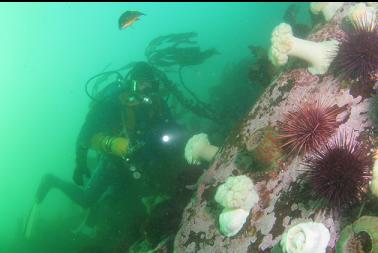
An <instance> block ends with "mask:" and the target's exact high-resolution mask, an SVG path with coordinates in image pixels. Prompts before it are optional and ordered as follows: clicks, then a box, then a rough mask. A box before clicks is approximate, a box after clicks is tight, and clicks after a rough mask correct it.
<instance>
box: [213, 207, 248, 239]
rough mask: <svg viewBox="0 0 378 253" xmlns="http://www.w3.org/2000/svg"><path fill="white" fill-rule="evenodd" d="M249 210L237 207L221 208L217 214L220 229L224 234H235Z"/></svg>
mask: <svg viewBox="0 0 378 253" xmlns="http://www.w3.org/2000/svg"><path fill="white" fill-rule="evenodd" d="M248 215H249V211H246V210H244V209H242V208H239V209H228V208H225V209H223V211H222V213H221V214H220V215H219V224H220V231H221V233H222V234H223V235H225V236H233V235H236V234H237V233H238V232H239V231H240V229H241V228H242V227H243V225H244V223H245V221H246V219H247V217H248Z"/></svg>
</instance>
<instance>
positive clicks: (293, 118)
mask: <svg viewBox="0 0 378 253" xmlns="http://www.w3.org/2000/svg"><path fill="white" fill-rule="evenodd" d="M342 110H343V109H342V108H340V107H338V106H337V105H333V106H329V105H327V104H326V103H324V102H318V101H316V102H307V103H305V104H302V105H299V106H298V107H297V108H296V109H295V110H294V111H290V112H288V113H286V114H285V115H284V120H283V121H280V122H278V125H279V129H280V134H279V139H281V141H282V143H283V144H282V148H283V149H284V150H286V151H287V153H288V154H295V155H298V154H306V153H308V152H309V151H311V150H315V149H317V148H319V147H320V146H322V145H323V144H324V143H326V142H327V140H328V139H329V138H330V137H331V136H332V135H333V134H334V133H335V132H336V130H337V127H338V126H339V123H338V122H337V115H338V114H339V113H341V112H342Z"/></svg>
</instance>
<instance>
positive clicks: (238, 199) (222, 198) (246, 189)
mask: <svg viewBox="0 0 378 253" xmlns="http://www.w3.org/2000/svg"><path fill="white" fill-rule="evenodd" d="M215 201H216V202H218V203H219V204H221V205H222V206H223V207H225V208H243V209H245V210H247V211H249V210H250V209H251V208H252V207H253V206H255V205H256V203H257V202H258V201H259V195H258V194H257V192H256V190H255V188H254V185H253V182H252V180H251V179H250V178H249V177H247V176H244V175H241V176H235V177H229V178H228V179H227V180H226V182H225V183H224V184H222V185H220V186H219V187H218V189H217V192H216V194H215Z"/></svg>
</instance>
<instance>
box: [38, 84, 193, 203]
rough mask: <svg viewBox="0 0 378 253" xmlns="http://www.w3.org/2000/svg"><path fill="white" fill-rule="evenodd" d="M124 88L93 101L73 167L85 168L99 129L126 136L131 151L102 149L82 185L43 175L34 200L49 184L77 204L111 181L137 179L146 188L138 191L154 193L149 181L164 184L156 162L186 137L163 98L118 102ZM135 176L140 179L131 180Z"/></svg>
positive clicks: (89, 199) (170, 154) (116, 183)
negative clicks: (118, 154) (119, 153)
mask: <svg viewBox="0 0 378 253" xmlns="http://www.w3.org/2000/svg"><path fill="white" fill-rule="evenodd" d="M123 92H124V91H123V90H121V89H118V88H114V89H113V91H112V92H111V94H110V95H109V94H108V95H107V97H106V98H104V99H102V100H101V101H99V102H96V103H95V104H94V105H93V106H92V108H91V110H90V112H89V113H88V115H87V117H86V120H85V123H84V125H83V126H82V129H81V131H80V134H79V137H78V140H77V159H76V163H77V167H81V168H83V167H86V162H87V152H88V149H89V148H90V142H91V139H92V137H93V136H94V135H95V134H96V133H99V132H101V133H104V134H108V135H112V136H120V137H126V138H128V139H129V141H130V147H131V148H130V150H131V151H130V152H129V155H128V156H127V157H125V158H124V159H122V158H119V157H115V156H113V155H111V154H106V153H105V154H104V153H102V154H101V155H100V159H99V162H98V165H97V167H96V169H95V170H94V173H93V175H92V176H91V177H90V180H89V182H88V183H87V184H86V186H85V187H83V188H82V187H80V186H78V185H75V184H73V183H70V182H66V181H64V180H62V179H59V178H57V177H55V176H52V175H48V176H46V177H45V179H44V184H45V185H44V186H45V187H40V190H39V193H37V202H40V201H42V200H43V198H44V196H45V195H46V194H47V191H48V189H50V188H58V189H60V190H61V191H63V192H64V193H65V194H66V195H67V196H68V197H69V198H70V199H72V200H73V201H74V202H76V203H78V204H79V205H81V206H83V207H91V206H93V204H95V203H96V202H97V200H99V199H100V197H101V196H102V195H103V193H105V191H106V190H107V189H109V187H110V186H112V187H123V186H126V189H127V184H128V183H130V182H131V180H132V181H135V180H139V182H141V183H140V184H142V182H143V183H144V184H145V187H140V189H141V190H143V191H145V192H146V193H147V191H149V192H154V193H156V190H157V189H154V188H153V186H151V184H149V182H153V181H155V182H156V180H160V181H162V182H160V183H158V184H157V185H162V184H164V183H163V181H164V178H162V177H159V176H160V174H159V173H160V172H159V169H160V168H157V167H158V165H159V164H162V163H163V164H164V162H166V161H167V160H168V159H170V158H172V157H175V152H177V154H179V153H180V152H182V150H181V146H180V148H178V147H179V146H178V145H181V144H182V142H181V140H182V141H183V140H184V139H185V138H186V137H184V136H183V135H182V131H181V129H179V127H178V126H177V125H176V124H175V122H174V121H173V119H172V117H171V114H170V111H169V108H168V106H167V104H166V102H165V101H164V100H163V99H162V98H161V97H159V96H154V97H152V98H151V101H150V102H151V103H142V104H141V105H138V106H135V107H130V106H125V105H124V103H123V102H122V95H123ZM133 149H134V150H133ZM176 157H177V155H176ZM133 173H134V177H133ZM139 173H140V174H139ZM162 174H164V173H162ZM139 176H141V178H140V179H135V177H136V178H138V177H139ZM154 177H155V178H154ZM156 177H158V178H156ZM42 184H43V183H42ZM44 191H45V192H44ZM140 195H143V193H140ZM38 198H40V199H38Z"/></svg>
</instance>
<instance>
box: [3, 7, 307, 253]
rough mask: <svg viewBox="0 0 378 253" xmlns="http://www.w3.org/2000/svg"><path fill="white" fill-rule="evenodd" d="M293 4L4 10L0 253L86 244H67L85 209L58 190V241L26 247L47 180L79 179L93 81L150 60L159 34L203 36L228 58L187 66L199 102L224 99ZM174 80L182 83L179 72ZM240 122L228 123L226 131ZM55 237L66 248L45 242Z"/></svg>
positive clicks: (52, 204) (53, 211)
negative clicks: (25, 232) (129, 15)
mask: <svg viewBox="0 0 378 253" xmlns="http://www.w3.org/2000/svg"><path fill="white" fill-rule="evenodd" d="M291 4H292V3H1V4H0V34H1V37H0V89H1V91H0V117H2V118H1V124H0V127H1V134H0V138H1V143H2V145H1V146H0V149H1V152H0V154H1V155H0V180H1V181H0V182H1V183H0V200H1V205H0V225H1V226H0V252H7V253H8V252H15V253H16V252H28V253H32V252H38V253H43V252H46V253H47V252H49V253H54V252H65V253H70V252H78V250H79V246H80V245H81V242H77V241H76V242H75V238H74V237H70V236H68V235H67V238H65V239H67V241H68V242H69V243H66V244H72V245H73V246H70V247H68V246H67V248H66V249H65V248H64V246H62V245H65V243H64V241H63V240H64V238H63V237H59V236H60V234H61V233H62V231H59V228H60V227H61V226H62V224H64V225H67V226H68V225H72V226H75V224H76V225H77V223H78V220H80V219H78V216H79V214H81V213H82V210H81V209H80V208H79V207H78V206H77V205H75V204H73V203H72V202H71V201H69V200H68V199H67V198H66V197H64V195H63V194H61V193H60V192H58V191H52V192H51V194H50V195H49V196H48V198H47V199H46V201H45V202H44V203H43V206H42V210H41V216H43V220H44V222H45V231H49V234H48V235H46V236H41V235H40V237H38V238H35V241H34V242H33V243H32V244H25V242H24V241H20V240H21V239H20V230H21V227H22V224H23V222H24V219H25V217H26V216H27V214H28V212H29V209H30V207H31V205H32V203H33V200H34V194H35V191H36V189H37V185H38V183H39V180H40V178H41V176H42V175H43V174H44V173H46V172H50V173H54V174H55V175H57V176H59V177H62V178H65V179H67V180H70V179H71V177H72V172H73V168H74V160H75V141H76V138H77V135H78V133H79V130H80V127H81V125H82V123H83V120H84V117H85V115H86V113H87V111H88V104H89V102H90V99H89V98H88V97H87V96H86V94H85V91H84V84H85V82H86V81H87V80H88V78H90V77H91V76H93V75H95V74H97V73H100V72H102V71H105V70H112V69H118V68H120V67H122V66H124V65H126V64H128V63H130V62H134V61H143V60H146V57H145V49H146V47H147V46H148V43H149V42H150V41H151V40H152V39H154V38H156V37H157V36H160V35H168V34H172V33H184V32H196V33H198V38H197V40H198V44H199V45H200V47H201V48H203V49H207V48H216V49H217V51H219V53H220V54H219V55H215V56H213V57H211V58H209V59H208V60H206V61H205V62H204V63H203V64H200V65H196V66H191V67H187V68H185V71H184V72H183V74H184V77H185V83H186V84H187V86H189V87H190V89H191V90H192V91H193V92H195V94H197V96H198V97H199V98H200V99H202V100H203V101H207V102H209V101H212V100H211V99H212V98H211V96H214V94H218V95H219V94H223V93H222V91H219V89H221V87H222V86H221V85H219V84H220V83H222V82H223V83H224V79H225V78H226V76H225V72H227V70H230V69H233V68H239V67H240V68H243V69H248V67H249V65H248V64H249V63H250V61H253V55H252V53H251V50H250V49H249V47H248V46H251V45H253V46H260V47H264V48H268V47H269V43H270V42H269V39H270V35H271V31H272V29H273V28H274V26H275V25H276V24H278V23H280V22H283V16H284V13H285V11H286V10H287V8H288V7H289V6H290V5H291ZM297 5H298V7H300V11H299V15H298V17H297V18H298V21H300V22H303V23H305V24H306V23H308V22H309V15H308V11H307V10H308V3H298V4H297ZM126 10H138V11H141V12H143V13H145V14H146V15H145V16H142V17H141V18H140V20H139V21H138V22H136V23H135V24H134V25H133V26H132V27H129V28H127V29H125V30H119V29H118V18H119V16H120V15H121V14H122V13H123V12H124V11H126ZM235 66H236V67H235ZM228 73H230V71H229V72H228ZM170 77H172V79H173V80H175V78H176V79H177V77H175V76H174V74H172V73H170ZM232 78H235V83H237V82H240V79H238V78H240V76H238V75H237V74H234V75H231V74H230V75H228V79H229V80H227V83H233V79H232ZM243 78H244V79H242V80H247V79H248V77H247V76H246V77H243ZM252 85H253V84H251V86H250V87H252V88H250V89H252V91H253V89H256V92H252V93H251V94H252V95H251V96H250V97H247V98H248V99H250V100H249V101H240V99H239V100H238V98H235V97H232V96H230V100H228V101H227V100H225V101H224V102H222V101H221V103H223V104H227V103H238V102H240V103H243V104H247V105H252V104H253V102H254V101H256V98H257V97H258V95H259V94H261V92H262V90H263V88H264V87H261V86H258V85H255V86H252ZM236 86H237V85H235V87H236ZM214 87H215V88H214ZM216 89H218V90H217V92H218V93H216V92H215V90H216ZM228 89H232V86H231V88H230V87H227V89H225V90H224V92H225V95H223V96H221V95H219V98H223V99H224V98H225V97H227V94H228V92H229V91H228ZM242 99H246V98H242ZM215 104H216V103H215ZM180 113H181V114H185V113H186V112H185V111H183V110H181V111H180ZM179 116H180V117H182V118H181V119H180V120H181V122H182V123H183V124H186V125H187V127H188V128H191V129H192V130H193V131H194V132H201V131H204V130H206V129H209V127H208V124H209V123H207V121H206V120H203V119H201V118H196V117H195V116H194V115H189V116H187V115H186V116H185V117H184V116H183V115H179ZM236 123H237V122H226V120H225V125H230V126H232V125H233V124H236ZM226 130H229V128H227V129H226ZM222 134H223V135H221V136H223V137H224V136H225V134H224V133H222ZM221 141H222V138H220V139H219V140H218V142H221ZM71 223H72V224H71ZM46 227H48V228H49V230H47V229H46ZM52 234H56V235H57V238H58V239H56V240H57V241H55V242H54V241H51V240H50V241H49V239H46V240H42V239H41V238H50V237H52V236H51V235H52ZM62 238H63V239H62ZM50 239H51V238H50ZM84 243H85V242H83V244H84ZM21 244H25V245H28V247H32V248H23V247H22V246H20V245H21ZM42 244H45V245H42ZM47 244H51V245H47ZM60 244H61V245H60ZM15 245H18V246H15ZM30 245H32V246H30ZM53 247H55V248H53ZM92 253H95V252H92Z"/></svg>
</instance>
